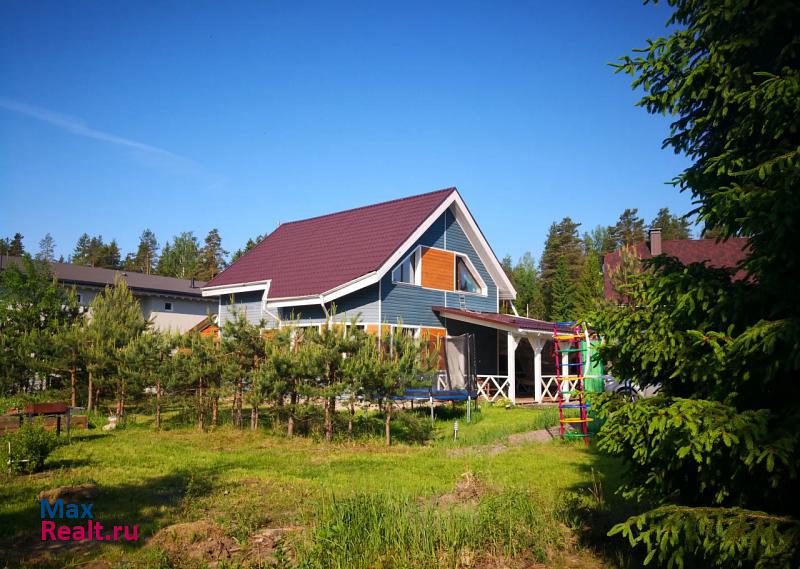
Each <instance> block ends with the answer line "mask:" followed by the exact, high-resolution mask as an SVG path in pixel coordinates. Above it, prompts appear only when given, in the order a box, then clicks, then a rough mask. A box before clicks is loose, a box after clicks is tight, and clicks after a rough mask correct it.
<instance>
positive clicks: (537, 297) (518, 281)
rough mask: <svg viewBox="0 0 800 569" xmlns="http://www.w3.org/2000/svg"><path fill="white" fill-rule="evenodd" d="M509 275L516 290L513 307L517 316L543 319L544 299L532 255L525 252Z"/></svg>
mask: <svg viewBox="0 0 800 569" xmlns="http://www.w3.org/2000/svg"><path fill="white" fill-rule="evenodd" d="M511 274H512V280H513V282H514V288H516V289H517V298H516V300H515V301H514V306H516V308H517V311H518V312H519V314H520V315H522V316H527V317H528V318H539V319H543V318H544V317H545V310H544V298H543V297H542V287H541V282H540V280H539V272H538V271H537V270H536V263H535V262H534V260H533V255H531V254H530V252H525V254H524V255H522V257H520V259H519V261H518V262H517V264H516V265H515V266H514V268H513V270H512V273H511Z"/></svg>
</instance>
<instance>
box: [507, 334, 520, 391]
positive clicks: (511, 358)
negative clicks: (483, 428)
mask: <svg viewBox="0 0 800 569" xmlns="http://www.w3.org/2000/svg"><path fill="white" fill-rule="evenodd" d="M506 335H507V336H508V366H507V367H508V398H509V399H510V400H511V402H512V403H516V402H517V368H516V365H517V361H516V358H515V355H516V352H517V346H518V345H519V336H516V335H515V334H513V333H511V332H508V333H507V334H506Z"/></svg>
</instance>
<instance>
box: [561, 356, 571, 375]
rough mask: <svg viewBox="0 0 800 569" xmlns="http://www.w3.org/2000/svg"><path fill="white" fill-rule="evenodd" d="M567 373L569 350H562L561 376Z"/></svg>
mask: <svg viewBox="0 0 800 569" xmlns="http://www.w3.org/2000/svg"><path fill="white" fill-rule="evenodd" d="M569 374H570V373H569V352H564V353H563V354H561V376H562V377H567V376H568V375H569Z"/></svg>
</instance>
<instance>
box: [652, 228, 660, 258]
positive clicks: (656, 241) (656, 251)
mask: <svg viewBox="0 0 800 569" xmlns="http://www.w3.org/2000/svg"><path fill="white" fill-rule="evenodd" d="M649 234H650V235H649V237H650V243H649V245H650V254H651V255H652V256H653V257H657V256H658V255H660V254H661V253H663V251H662V250H661V230H660V229H659V228H658V227H653V228H651V229H650V231H649Z"/></svg>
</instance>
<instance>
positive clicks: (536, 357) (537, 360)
mask: <svg viewBox="0 0 800 569" xmlns="http://www.w3.org/2000/svg"><path fill="white" fill-rule="evenodd" d="M528 341H529V342H530V343H531V347H532V348H533V375H534V384H533V389H534V395H535V396H536V402H537V403H541V402H542V399H544V393H543V390H544V382H543V381H542V349H544V345H545V339H544V338H542V337H541V336H539V335H538V334H531V335H529V336H528Z"/></svg>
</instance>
